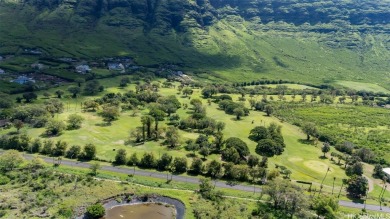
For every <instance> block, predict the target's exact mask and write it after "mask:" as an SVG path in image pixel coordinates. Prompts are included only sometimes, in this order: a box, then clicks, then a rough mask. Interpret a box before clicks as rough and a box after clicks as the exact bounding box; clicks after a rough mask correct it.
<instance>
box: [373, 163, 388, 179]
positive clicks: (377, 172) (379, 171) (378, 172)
mask: <svg viewBox="0 0 390 219" xmlns="http://www.w3.org/2000/svg"><path fill="white" fill-rule="evenodd" d="M372 176H373V177H375V178H377V179H383V177H385V172H384V171H383V167H382V165H380V164H376V165H375V167H374V173H373V174H372Z"/></svg>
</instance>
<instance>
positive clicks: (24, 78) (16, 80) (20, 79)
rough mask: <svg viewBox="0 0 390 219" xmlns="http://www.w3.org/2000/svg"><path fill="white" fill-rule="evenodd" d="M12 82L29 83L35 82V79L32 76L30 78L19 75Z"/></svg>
mask: <svg viewBox="0 0 390 219" xmlns="http://www.w3.org/2000/svg"><path fill="white" fill-rule="evenodd" d="M11 82H14V83H18V84H27V83H30V82H31V83H35V80H33V79H32V78H28V77H26V76H24V75H23V76H19V77H18V78H17V79H15V80H12V81H11Z"/></svg>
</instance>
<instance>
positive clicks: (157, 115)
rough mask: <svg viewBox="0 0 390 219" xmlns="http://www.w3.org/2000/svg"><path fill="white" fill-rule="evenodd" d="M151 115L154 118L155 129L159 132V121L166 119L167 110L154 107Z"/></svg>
mask: <svg viewBox="0 0 390 219" xmlns="http://www.w3.org/2000/svg"><path fill="white" fill-rule="evenodd" d="M149 115H151V116H152V117H153V118H154V124H155V127H154V130H155V131H156V132H157V130H158V122H159V121H163V120H164V117H165V112H164V111H162V110H160V109H158V108H155V107H154V108H152V109H151V110H150V112H149ZM156 137H158V136H156ZM156 139H157V138H156Z"/></svg>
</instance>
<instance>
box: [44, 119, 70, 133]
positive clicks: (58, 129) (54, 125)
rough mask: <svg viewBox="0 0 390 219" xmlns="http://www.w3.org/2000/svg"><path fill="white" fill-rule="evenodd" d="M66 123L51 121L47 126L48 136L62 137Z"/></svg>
mask: <svg viewBox="0 0 390 219" xmlns="http://www.w3.org/2000/svg"><path fill="white" fill-rule="evenodd" d="M65 127H66V126H65V123H64V122H62V121H58V120H51V121H49V122H48V123H47V124H46V131H45V134H46V135H52V136H56V135H61V134H62V132H63V131H64V130H65Z"/></svg>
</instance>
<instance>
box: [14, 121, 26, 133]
mask: <svg viewBox="0 0 390 219" xmlns="http://www.w3.org/2000/svg"><path fill="white" fill-rule="evenodd" d="M14 127H15V128H16V130H17V131H18V132H19V131H20V129H22V128H23V127H24V123H23V122H22V121H21V120H19V119H15V120H14Z"/></svg>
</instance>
